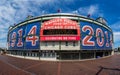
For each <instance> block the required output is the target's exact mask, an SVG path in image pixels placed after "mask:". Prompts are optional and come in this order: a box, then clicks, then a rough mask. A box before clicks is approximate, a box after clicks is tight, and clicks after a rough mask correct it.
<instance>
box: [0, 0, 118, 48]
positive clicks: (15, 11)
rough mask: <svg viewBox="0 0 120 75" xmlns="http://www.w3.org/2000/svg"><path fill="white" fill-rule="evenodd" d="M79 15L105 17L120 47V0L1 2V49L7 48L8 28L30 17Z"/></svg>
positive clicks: (115, 44) (19, 0) (4, 0)
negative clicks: (65, 14)
mask: <svg viewBox="0 0 120 75" xmlns="http://www.w3.org/2000/svg"><path fill="white" fill-rule="evenodd" d="M58 9H61V10H62V12H63V13H77V14H79V15H84V16H86V15H87V14H91V18H94V19H96V18H97V17H99V16H101V17H104V18H105V19H106V20H107V22H108V25H109V26H110V27H111V28H112V30H113V33H114V47H118V46H120V1H119V0H0V47H6V38H7V32H8V27H9V26H10V25H14V24H17V23H19V22H21V21H24V20H25V19H26V17H27V16H28V15H33V16H40V15H42V14H49V13H56V12H57V10H58Z"/></svg>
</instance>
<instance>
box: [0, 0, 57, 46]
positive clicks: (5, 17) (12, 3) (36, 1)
mask: <svg viewBox="0 0 120 75" xmlns="http://www.w3.org/2000/svg"><path fill="white" fill-rule="evenodd" d="M55 1H56V0H2V1H1V2H0V47H2V46H4V47H6V44H5V43H6V39H7V33H8V28H9V26H10V25H14V24H17V23H19V22H22V21H24V20H25V19H26V17H27V16H28V15H29V14H32V15H33V16H36V15H37V16H38V15H41V14H42V13H43V9H42V7H41V6H42V5H44V4H48V3H49V4H53V3H54V2H55ZM44 12H46V11H45V10H44ZM1 44H2V45H1Z"/></svg>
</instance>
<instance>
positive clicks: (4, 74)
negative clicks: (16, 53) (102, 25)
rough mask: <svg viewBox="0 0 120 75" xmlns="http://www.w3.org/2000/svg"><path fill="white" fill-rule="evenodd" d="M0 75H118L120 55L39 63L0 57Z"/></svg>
mask: <svg viewBox="0 0 120 75" xmlns="http://www.w3.org/2000/svg"><path fill="white" fill-rule="evenodd" d="M0 75H120V55H119V54H116V55H113V56H110V57H106V58H100V59H96V60H88V61H74V62H72V61H63V62H62V61H60V62H58V61H39V60H28V59H22V58H15V57H11V56H7V55H0Z"/></svg>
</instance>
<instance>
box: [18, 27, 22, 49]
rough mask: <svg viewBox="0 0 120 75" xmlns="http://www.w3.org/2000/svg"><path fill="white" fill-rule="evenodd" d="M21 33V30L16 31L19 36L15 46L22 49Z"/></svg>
mask: <svg viewBox="0 0 120 75" xmlns="http://www.w3.org/2000/svg"><path fill="white" fill-rule="evenodd" d="M22 33H23V29H20V30H19V31H18V35H19V38H18V43H17V46H18V47H22V46H23V42H22Z"/></svg>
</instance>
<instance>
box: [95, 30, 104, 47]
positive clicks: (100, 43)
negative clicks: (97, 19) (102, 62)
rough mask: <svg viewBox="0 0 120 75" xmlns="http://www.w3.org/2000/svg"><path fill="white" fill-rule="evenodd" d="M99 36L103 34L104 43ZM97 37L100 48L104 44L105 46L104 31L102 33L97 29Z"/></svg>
mask: <svg viewBox="0 0 120 75" xmlns="http://www.w3.org/2000/svg"><path fill="white" fill-rule="evenodd" d="M99 34H101V36H102V41H100V36H99ZM96 37H97V44H98V45H99V46H100V47H102V46H103V44H104V33H103V31H102V30H101V29H100V28H97V29H96Z"/></svg>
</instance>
